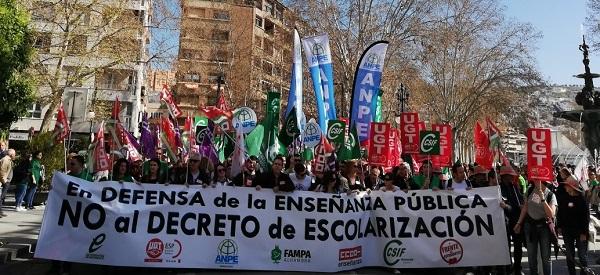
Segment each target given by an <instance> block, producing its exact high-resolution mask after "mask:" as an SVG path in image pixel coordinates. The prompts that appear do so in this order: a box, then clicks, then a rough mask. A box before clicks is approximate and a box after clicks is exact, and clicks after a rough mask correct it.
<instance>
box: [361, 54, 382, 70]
mask: <svg viewBox="0 0 600 275" xmlns="http://www.w3.org/2000/svg"><path fill="white" fill-rule="evenodd" d="M379 60H381V58H380V57H379V56H378V55H377V54H374V53H372V54H369V56H367V61H366V62H365V64H364V67H365V68H368V69H374V70H379V69H381V65H380V64H379V63H380V61H379Z"/></svg>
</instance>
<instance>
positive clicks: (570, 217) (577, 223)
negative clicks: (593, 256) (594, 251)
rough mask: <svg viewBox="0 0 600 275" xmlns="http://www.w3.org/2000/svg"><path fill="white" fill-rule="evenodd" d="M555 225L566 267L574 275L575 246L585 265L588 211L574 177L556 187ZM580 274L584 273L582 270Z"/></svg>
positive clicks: (582, 264)
mask: <svg viewBox="0 0 600 275" xmlns="http://www.w3.org/2000/svg"><path fill="white" fill-rule="evenodd" d="M556 197H557V200H558V208H557V214H556V226H557V227H558V229H559V232H560V234H562V236H563V241H564V243H565V248H566V256H567V267H568V269H569V274H570V275H575V274H576V273H575V248H577V256H578V258H579V263H580V264H581V266H582V267H587V252H588V237H589V233H590V232H589V224H590V211H589V208H588V204H587V202H586V201H585V198H584V195H583V190H582V189H581V186H579V183H578V182H577V179H575V177H573V176H570V177H568V178H567V179H566V180H565V182H564V184H562V185H560V186H559V188H558V189H557V193H556ZM581 274H584V272H583V271H582V272H581Z"/></svg>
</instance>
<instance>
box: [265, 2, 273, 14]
mask: <svg viewBox="0 0 600 275" xmlns="http://www.w3.org/2000/svg"><path fill="white" fill-rule="evenodd" d="M265 11H266V12H267V13H268V14H273V3H270V2H268V1H267V2H265Z"/></svg>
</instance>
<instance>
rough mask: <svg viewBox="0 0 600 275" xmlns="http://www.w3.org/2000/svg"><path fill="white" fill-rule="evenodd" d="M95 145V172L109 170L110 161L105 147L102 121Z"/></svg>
mask: <svg viewBox="0 0 600 275" xmlns="http://www.w3.org/2000/svg"><path fill="white" fill-rule="evenodd" d="M94 145H95V146H94V152H93V154H94V156H93V157H94V172H98V171H105V170H109V169H110V161H109V157H108V154H107V153H106V150H105V147H104V122H102V123H100V127H99V128H98V132H97V133H96V140H95V142H94Z"/></svg>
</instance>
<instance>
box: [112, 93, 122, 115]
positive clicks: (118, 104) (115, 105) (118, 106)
mask: <svg viewBox="0 0 600 275" xmlns="http://www.w3.org/2000/svg"><path fill="white" fill-rule="evenodd" d="M119 113H121V102H119V97H118V96H117V99H116V100H115V101H114V102H113V107H112V113H111V115H110V118H112V119H113V120H115V121H121V119H120V118H119Z"/></svg>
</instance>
